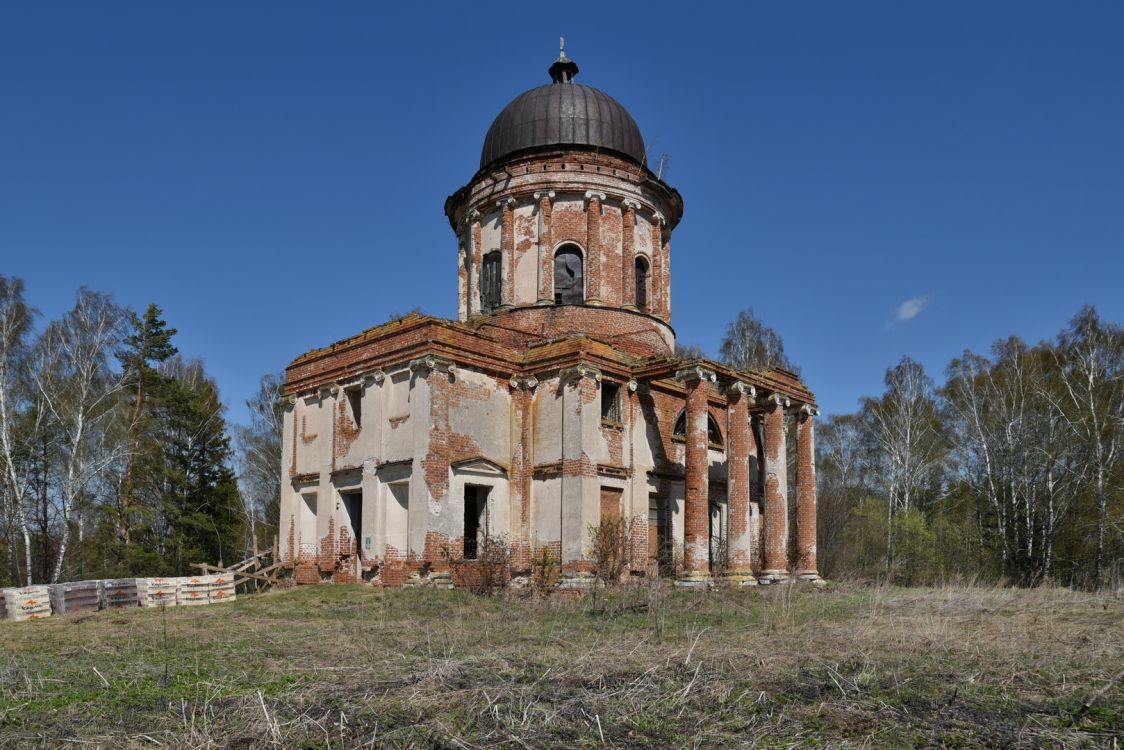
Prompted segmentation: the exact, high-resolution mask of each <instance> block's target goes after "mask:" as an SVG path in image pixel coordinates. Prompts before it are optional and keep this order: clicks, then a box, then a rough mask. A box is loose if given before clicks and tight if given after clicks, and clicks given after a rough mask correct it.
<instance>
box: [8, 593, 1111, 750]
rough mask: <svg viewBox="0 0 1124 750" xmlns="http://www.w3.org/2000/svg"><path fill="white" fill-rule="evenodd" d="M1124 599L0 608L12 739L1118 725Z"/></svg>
mask: <svg viewBox="0 0 1124 750" xmlns="http://www.w3.org/2000/svg"><path fill="white" fill-rule="evenodd" d="M1122 669H1124V600H1122V599H1120V598H1114V597H1110V596H1097V595H1090V594H1082V593H1075V592H1072V591H1068V590H1059V589H1041V590H1012V589H991V588H943V589H897V588H886V587H876V588H862V587H853V586H836V587H833V588H832V589H831V590H828V591H825V592H821V591H815V590H812V589H808V588H795V589H794V588H789V587H780V588H774V589H767V590H766V589H761V590H751V591H716V592H712V593H710V594H708V595H700V594H697V593H691V592H678V591H675V590H672V589H670V588H669V587H667V586H664V585H661V586H658V587H644V588H637V589H634V590H626V591H622V592H618V593H613V594H606V593H599V594H598V595H597V597H596V601H591V600H590V598H588V597H586V598H583V599H581V600H580V601H569V602H560V601H541V602H536V601H501V600H494V599H481V598H476V597H473V596H471V595H468V594H463V593H460V592H446V591H419V590H381V589H372V588H365V587H357V586H316V587H305V588H300V589H291V590H287V591H281V592H277V593H273V594H267V595H262V596H259V597H256V598H243V599H242V600H240V601H238V602H236V603H227V604H219V605H214V606H210V607H194V608H171V609H168V610H167V611H166V612H161V611H158V610H128V611H126V610H122V611H109V612H99V613H96V614H87V615H79V616H72V617H60V618H53V619H51V620H45V621H39V622H25V623H13V622H7V621H0V746H19V747H23V746H37V745H41V746H44V747H59V746H62V745H64V744H69V743H68V742H67V741H68V740H73V741H79V742H81V743H82V746H84V747H89V746H93V747H97V746H105V747H115V748H123V747H133V746H136V747H152V746H157V745H160V746H173V747H246V748H251V747H252V748H257V747H332V748H339V747H435V748H477V747H508V748H528V747H533V748H538V747H559V748H570V747H651V748H665V747H692V748H715V747H745V746H762V747H794V746H800V747H815V746H831V747H886V748H900V747H911V746H915V747H938V746H947V747H1041V746H1054V747H1115V746H1114V745H1113V744H1112V743H1113V742H1114V739H1113V737H1114V733H1117V734H1116V735H1115V736H1117V737H1118V736H1119V734H1118V733H1119V732H1121V731H1122V727H1124V675H1122V674H1121V670H1122Z"/></svg>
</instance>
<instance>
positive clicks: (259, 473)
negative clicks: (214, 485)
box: [235, 375, 285, 533]
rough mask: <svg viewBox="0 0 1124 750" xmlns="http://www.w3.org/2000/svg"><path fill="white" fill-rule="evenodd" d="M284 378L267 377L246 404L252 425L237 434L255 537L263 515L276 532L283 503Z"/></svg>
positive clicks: (241, 478) (245, 496) (241, 475)
mask: <svg viewBox="0 0 1124 750" xmlns="http://www.w3.org/2000/svg"><path fill="white" fill-rule="evenodd" d="M284 382H285V381H284V377H283V376H282V375H265V376H263V377H262V379H261V383H260V384H259V386H258V392H257V393H256V394H255V395H254V397H253V398H251V399H248V400H247V401H246V407H247V408H248V409H249V410H250V424H249V425H239V426H238V427H237V428H236V430H235V443H236V445H237V448H238V463H239V469H240V472H239V481H240V483H241V485H242V497H243V500H244V501H245V503H246V514H247V517H248V518H249V520H250V525H251V533H256V531H255V529H254V527H255V526H256V523H255V522H256V519H257V517H258V514H259V513H260V514H261V516H262V517H264V519H265V521H266V523H267V525H269V526H270V527H272V528H274V529H276V528H277V523H278V519H277V516H278V511H279V507H280V502H281V479H282V477H281V433H282V419H283V414H282V411H281V408H280V405H279V403H280V402H279V399H280V397H281V390H282V387H283V385H284Z"/></svg>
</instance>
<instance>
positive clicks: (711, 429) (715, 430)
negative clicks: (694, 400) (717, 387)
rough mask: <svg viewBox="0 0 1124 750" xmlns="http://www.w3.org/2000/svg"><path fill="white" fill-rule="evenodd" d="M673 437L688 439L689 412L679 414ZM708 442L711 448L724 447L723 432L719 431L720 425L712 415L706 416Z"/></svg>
mask: <svg viewBox="0 0 1124 750" xmlns="http://www.w3.org/2000/svg"><path fill="white" fill-rule="evenodd" d="M671 435H672V437H677V438H683V439H684V440H685V439H686V438H687V412H686V410H684V411H681V412H679V417H678V418H677V419H676V420H675V427H674V428H672V430H671ZM706 442H707V443H709V444H710V447H711V448H721V447H722V430H721V429H719V427H718V423H717V422H715V421H714V417H712V416H711V415H710V414H707V415H706Z"/></svg>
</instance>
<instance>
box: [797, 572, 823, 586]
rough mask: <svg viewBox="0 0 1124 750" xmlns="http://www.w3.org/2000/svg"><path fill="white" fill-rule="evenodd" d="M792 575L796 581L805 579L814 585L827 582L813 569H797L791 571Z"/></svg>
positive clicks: (821, 584)
mask: <svg viewBox="0 0 1124 750" xmlns="http://www.w3.org/2000/svg"><path fill="white" fill-rule="evenodd" d="M793 577H794V578H796V580H798V581H806V582H808V583H811V584H813V585H815V586H826V585H827V582H826V581H824V579H822V578H820V574H819V572H818V571H815V570H797V571H796V572H794V573H793Z"/></svg>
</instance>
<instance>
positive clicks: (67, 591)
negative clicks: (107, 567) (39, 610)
mask: <svg viewBox="0 0 1124 750" xmlns="http://www.w3.org/2000/svg"><path fill="white" fill-rule="evenodd" d="M50 590H51V609H53V610H54V612H55V614H56V615H72V614H75V613H77V612H97V611H98V610H99V609H101V602H102V582H101V581H71V582H70V583H56V584H52V585H51V587H50Z"/></svg>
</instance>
